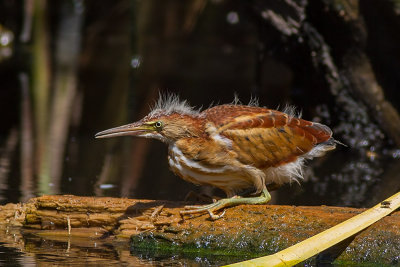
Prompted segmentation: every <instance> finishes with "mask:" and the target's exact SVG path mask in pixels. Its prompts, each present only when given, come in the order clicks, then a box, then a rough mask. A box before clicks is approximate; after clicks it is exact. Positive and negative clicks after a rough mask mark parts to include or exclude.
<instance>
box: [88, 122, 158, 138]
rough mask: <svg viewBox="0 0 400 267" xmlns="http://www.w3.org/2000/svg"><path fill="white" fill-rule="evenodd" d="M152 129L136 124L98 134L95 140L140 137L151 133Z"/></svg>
mask: <svg viewBox="0 0 400 267" xmlns="http://www.w3.org/2000/svg"><path fill="white" fill-rule="evenodd" d="M150 131H151V129H150V127H149V126H148V125H145V124H141V125H137V124H136V123H131V124H126V125H122V126H119V127H115V128H111V129H108V130H105V131H101V132H98V133H97V134H96V135H95V136H94V137H95V138H108V137H115V136H126V135H131V136H132V135H140V134H142V133H147V132H150Z"/></svg>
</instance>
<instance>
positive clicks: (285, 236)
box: [0, 196, 400, 263]
mask: <svg viewBox="0 0 400 267" xmlns="http://www.w3.org/2000/svg"><path fill="white" fill-rule="evenodd" d="M184 204H185V203H180V202H168V201H154V200H135V199H119V198H107V197H78V196H42V197H38V198H34V199H31V200H30V201H29V202H28V203H26V204H23V205H20V204H8V205H6V206H2V207H0V219H1V222H2V223H3V224H11V225H20V224H23V226H24V228H25V229H28V228H30V229H35V231H34V232H35V234H37V235H42V236H47V237H51V236H53V237H54V238H56V237H62V236H69V237H91V238H95V237H101V236H105V235H111V236H113V237H115V238H117V239H120V240H124V239H125V240H128V239H127V238H129V237H131V236H132V239H131V241H132V245H133V247H136V248H137V249H149V248H151V249H153V250H154V249H164V250H169V251H171V250H173V251H175V250H176V251H179V250H182V251H197V252H199V251H204V250H207V249H211V250H212V251H213V253H216V251H218V252H219V253H223V254H235V255H261V254H262V255H267V254H270V253H273V252H276V251H278V250H281V249H283V248H286V247H288V246H290V245H293V244H295V243H297V242H299V241H301V240H304V239H306V238H308V237H310V236H312V235H315V234H317V233H319V232H321V231H323V230H325V229H327V228H329V227H331V226H334V225H336V224H338V223H340V222H342V221H344V220H346V219H349V218H351V217H353V216H355V215H357V214H359V213H360V212H362V211H363V210H362V209H354V208H339V207H326V206H319V207H296V206H270V205H252V206H246V205H242V206H237V207H232V208H229V209H227V210H226V214H225V216H224V217H223V218H221V219H219V220H217V221H211V220H210V219H209V216H208V214H205V215H201V216H196V217H186V218H185V219H182V218H181V216H180V215H179V211H180V210H181V209H182V207H183V206H184ZM69 226H70V230H68V228H69ZM398 255H400V212H395V213H393V214H392V215H391V216H387V217H385V218H384V219H382V220H380V221H379V222H377V223H376V224H374V225H373V226H371V227H369V228H368V229H366V230H365V231H364V232H362V233H360V234H359V235H358V236H357V237H356V238H355V240H354V241H353V242H352V243H351V244H350V245H349V246H348V248H347V250H346V251H345V252H344V253H343V254H342V256H341V257H340V259H341V260H352V261H371V260H372V261H375V262H381V263H382V262H383V263H385V262H386V263H393V262H396V261H397V260H398Z"/></svg>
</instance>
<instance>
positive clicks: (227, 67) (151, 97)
mask: <svg viewBox="0 0 400 267" xmlns="http://www.w3.org/2000/svg"><path fill="white" fill-rule="evenodd" d="M267 3H269V2H268V1H267ZM267 7H268V5H267ZM267 7H265V8H267ZM317 7H318V5H316V6H311V7H310V10H308V11H307V12H316V13H314V15H315V14H317V15H315V16H310V18H308V17H307V19H309V21H308V22H309V23H311V24H312V23H317V22H318V21H317V20H318V19H319V16H320V14H319V13H318V10H314V9H316V8H317ZM263 8H264V7H263V5H262V4H261V3H256V2H252V3H250V4H243V3H241V2H239V1H185V2H180V1H173V0H170V1H161V2H159V1H126V0H125V1H124V0H121V1H102V3H101V4H99V3H98V2H97V1H89V0H88V1H78V0H75V1H67V0H63V1H56V2H53V1H48V2H47V3H46V2H44V1H35V2H30V1H25V2H15V1H2V2H1V3H0V38H1V40H2V42H1V45H0V80H1V84H2V85H1V90H0V114H1V124H0V203H1V204H5V203H9V202H14V203H15V202H20V201H26V200H27V199H29V198H31V197H34V196H37V195H42V194H75V195H89V196H115V197H131V198H147V199H169V200H182V199H183V198H184V197H185V195H186V194H187V192H188V191H190V190H194V191H200V192H207V193H214V194H219V193H220V192H216V191H211V189H201V188H198V187H195V186H193V185H191V184H188V183H186V182H184V181H182V180H181V179H180V178H178V177H176V176H174V175H173V174H172V173H171V172H170V171H169V169H168V165H167V160H166V157H167V149H166V147H165V145H164V144H162V143H160V142H158V141H150V140H141V139H131V138H127V137H123V138H118V139H110V140H95V139H94V134H95V133H96V132H98V131H100V130H104V129H107V128H111V127H114V126H118V125H122V124H125V123H128V122H131V121H135V120H138V119H140V118H141V117H143V116H144V115H145V114H147V112H148V111H149V106H151V105H152V103H154V101H155V100H156V99H157V97H158V92H159V91H161V92H165V91H170V92H175V93H177V94H179V95H180V96H181V98H182V99H187V100H188V101H189V102H190V103H191V104H192V105H194V106H196V107H208V106H209V105H211V104H213V103H214V104H218V103H219V104H221V103H228V102H231V101H232V99H233V96H234V94H235V93H236V94H238V96H239V97H240V99H241V100H242V102H243V103H246V102H248V101H249V100H250V98H251V97H253V96H255V97H258V98H259V102H260V104H261V105H263V106H268V107H270V108H276V107H278V106H284V105H285V104H286V103H289V104H293V105H295V106H297V107H298V108H299V109H300V110H302V111H303V117H304V118H305V119H308V120H314V121H319V122H322V123H324V124H326V125H329V126H330V127H331V128H332V129H333V132H334V136H335V138H336V139H337V140H339V141H341V142H342V143H344V144H346V146H341V145H339V146H338V148H337V149H336V150H335V151H333V152H331V153H329V154H328V155H327V156H325V157H323V158H319V159H316V160H314V161H312V162H309V163H308V164H307V165H308V166H309V167H308V168H306V170H305V181H302V182H301V185H298V184H292V185H287V186H285V187H284V188H282V189H280V190H279V191H278V192H276V193H274V195H273V200H272V203H274V204H293V205H337V206H352V207H370V206H372V205H374V204H375V203H377V202H379V201H381V200H383V199H385V198H387V197H389V196H390V195H391V194H393V193H395V192H397V191H398V190H399V189H400V177H399V173H400V164H399V163H400V150H399V149H398V147H397V146H396V142H395V141H394V140H392V139H391V138H390V136H388V134H387V133H386V131H385V128H384V127H382V125H381V124H380V121H378V120H376V118H375V117H374V116H373V113H374V112H373V111H371V110H370V109H369V108H368V105H367V104H366V103H364V102H363V101H361V100H360V99H359V98H358V97H356V95H354V94H353V93H352V91H351V90H350V89H351V88H350V87H351V85H349V84H347V83H346V79H345V78H343V77H346V76H345V73H344V74H343V73H339V75H343V76H340V77H341V79H342V80H341V81H342V83H341V84H342V87H341V88H340V90H339V91H338V92H339V93H337V92H336V93H334V92H333V91H332V89H331V88H330V87H329V86H328V85H327V84H326V83H324V81H322V80H321V79H322V78H321V77H322V75H320V74H319V72H318V71H316V70H315V69H312V68H311V64H312V62H311V59H309V58H307V57H310V53H311V54H312V53H314V52H313V51H311V52H310V51H308V50H305V49H298V48H296V47H291V46H289V45H284V44H287V43H285V42H286V41H285V40H287V39H285V40H283V39H273V37H274V36H276V32H274V31H273V29H272V28H270V26H268V25H267V23H266V21H263V19H262V18H263V14H264V13H263V10H264V9H263ZM362 8H363V10H364V11H363V12H365V14H364V15H365V16H366V19H367V24H366V27H369V28H368V30H369V31H370V33H371V34H377V33H378V32H379V34H380V35H382V36H392V35H390V30H387V31H388V32H385V30H382V29H380V28H379V27H375V26H374V25H373V24H371V23H370V21H368V19H369V18H373V17H374V16H373V8H372V9H371V8H369V7H368V5H367V4H365V5H364V6H363V7H362ZM371 12H372V13H371ZM323 27H329V25H321V29H322V28H323ZM328 29H329V28H328ZM385 29H386V28H385ZM269 31H270V32H269ZM332 34H333V33H332ZM325 38H326V39H327V40H328V41H329V40H330V39H329V36H328V38H327V37H326V36H325ZM388 38H389V37H388ZM289 40H290V38H289ZM299 42H300V41H299ZM368 42H369V43H368V44H369V45H368V47H372V48H373V47H377V46H378V44H377V43H376V41H375V39H374V40H369V41H368ZM382 42H383V41H382ZM385 42H388V43H389V42H392V41H391V40H389V39H385ZM331 45H332V51H333V52H332V53H333V54H335V53H339V52H340V51H339V52H338V51H336V50H335V46H334V44H331ZM382 46H384V44H379V46H378V47H382ZM390 47H392V46H390ZM390 47H388V48H387V49H389V50H387V51H388V52H387V53H390V51H392V50H390ZM305 51H308V52H310V53H308V52H307V53H308V54H307V53H306V52H305ZM368 51H370V52H368V53H370V54H368V55H369V56H371V58H372V59H373V60H372V61H371V62H372V63H373V68H374V70H376V72H377V77H378V79H379V81H380V84H382V86H384V88H383V89H384V90H385V93H386V94H387V95H389V96H390V99H389V101H390V102H391V103H392V104H393V105H394V107H395V108H398V107H399V105H398V103H400V101H399V100H400V99H398V93H396V92H397V91H398V90H397V89H399V87H398V84H399V80H398V78H396V77H400V75H396V74H395V73H394V72H390V71H389V70H388V69H387V66H388V65H391V64H394V63H393V62H400V61H399V60H398V59H397V61H396V57H397V54H396V53H395V52H393V57H394V58H393V59H392V61H390V59H388V57H386V54H382V57H379V55H378V54H376V53H375V52H374V51H376V50H374V49H370V50H368ZM302 53H304V54H302ZM287 57H291V58H292V61H296V63H295V64H293V62H292V61H288V60H287ZM389 58H390V57H389ZM385 62H387V65H384V63H385ZM299 63H302V64H299ZM339 65H340V64H339V63H338V66H339ZM393 66H395V65H393ZM381 69H384V70H386V71H385V72H382V71H381ZM392 69H393V70H394V71H395V70H396V68H392ZM397 69H398V68H397ZM385 75H387V76H385ZM346 86H347V87H349V88H350V89H349V88H347V89H349V90H347V89H346ZM395 89H396V90H397V91H396V90H395ZM3 238H5V237H4V236H3ZM20 238H21V239H20V242H21V244H23V247H24V249H23V250H22V251H23V252H21V250H19V249H17V248H16V246H14V245H12V246H8V245H7V244H8V242H9V241H7V242H3V243H0V259H1V260H0V263H1V264H4V265H7V264H9V263H10V264H11V263H12V264H15V265H19V264H21V265H30V264H32V265H34V264H38V263H56V262H62V264H75V263H82V262H80V260H81V258H82V255H85V257H87V258H88V262H85V263H90V264H103V260H104V261H105V262H106V263H107V264H116V265H121V264H122V265H125V264H126V265H132V261H134V262H136V263H137V264H143V265H151V264H155V265H169V264H172V263H174V264H175V263H179V262H180V263H182V265H192V264H198V265H209V264H221V263H226V262H229V260H227V261H226V259H219V258H217V259H215V258H213V257H212V256H210V257H203V256H199V257H196V256H195V255H194V256H193V255H191V256H186V255H185V256H182V255H172V256H171V255H170V256H168V255H156V254H154V253H153V254H151V255H150V254H148V253H145V252H144V253H142V254H141V253H131V252H130V251H129V248H127V247H123V246H122V247H118V248H116V247H108V246H99V247H98V248H97V247H93V246H94V245H93V244H90V245H84V246H80V245H76V244H75V243H73V242H67V241H60V242H56V241H49V240H44V239H38V238H33V237H30V238H28V237H26V236H21V237H20ZM0 242H1V239H0ZM13 242H14V241H13ZM15 242H17V243H18V242H19V241H15ZM27 247H32V250H29V249H26V248H27ZM2 255H3V256H2ZM5 255H7V256H6V257H4V256H5ZM121 255H125V256H124V257H122V256H121ZM125 257H126V258H125ZM69 261H70V262H69ZM25 263H26V264H25Z"/></svg>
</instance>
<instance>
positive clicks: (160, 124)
mask: <svg viewBox="0 0 400 267" xmlns="http://www.w3.org/2000/svg"><path fill="white" fill-rule="evenodd" d="M154 126H156V128H157V130H161V128H162V122H161V121H157V122H156V123H155V124H154Z"/></svg>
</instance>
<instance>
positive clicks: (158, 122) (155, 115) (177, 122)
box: [95, 94, 205, 144]
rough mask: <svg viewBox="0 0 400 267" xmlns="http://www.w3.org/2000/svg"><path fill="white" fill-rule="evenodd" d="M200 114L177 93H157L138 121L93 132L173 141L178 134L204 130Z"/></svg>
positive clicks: (194, 134)
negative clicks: (155, 101) (154, 100)
mask: <svg viewBox="0 0 400 267" xmlns="http://www.w3.org/2000/svg"><path fill="white" fill-rule="evenodd" d="M204 121H205V120H204V118H203V117H202V116H201V113H200V112H199V110H195V109H194V108H193V107H191V106H190V105H189V104H188V103H187V102H186V101H185V100H184V101H180V100H179V98H178V96H176V95H173V94H170V95H160V98H159V99H158V101H157V103H156V104H155V106H154V108H153V109H152V111H151V112H150V113H149V114H148V115H147V116H146V117H144V118H143V119H141V120H140V121H137V122H134V123H130V124H126V125H123V126H119V127H116V128H112V129H108V130H105V131H102V132H99V133H97V134H96V136H95V137H96V138H107V137H114V136H125V135H130V136H139V137H146V138H154V139H159V140H161V141H163V142H165V143H168V144H170V143H173V142H175V141H177V140H179V139H180V138H184V137H196V136H200V135H202V134H204V131H203V130H202V129H203V128H204V124H205V122H204Z"/></svg>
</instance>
